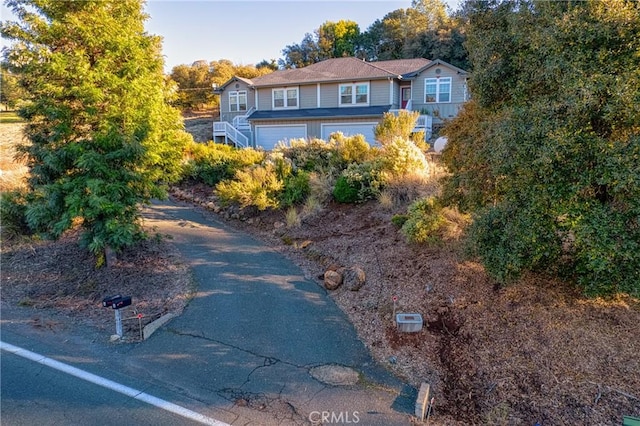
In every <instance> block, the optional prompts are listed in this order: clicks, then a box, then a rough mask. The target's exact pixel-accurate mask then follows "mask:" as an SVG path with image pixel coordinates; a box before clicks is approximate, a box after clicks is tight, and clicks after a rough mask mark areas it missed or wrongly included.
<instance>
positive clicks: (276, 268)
mask: <svg viewBox="0 0 640 426" xmlns="http://www.w3.org/2000/svg"><path fill="white" fill-rule="evenodd" d="M145 218H146V221H147V224H148V225H151V226H154V227H156V230H157V231H158V232H160V233H163V234H168V235H171V238H172V242H173V243H174V244H176V246H177V247H178V249H179V250H180V252H181V253H182V255H183V256H184V258H185V259H186V260H187V262H188V263H189V264H190V266H191V268H192V270H193V273H194V278H195V280H196V282H197V284H198V291H197V294H196V297H195V298H194V299H193V300H192V301H191V302H190V304H189V305H188V307H187V308H186V309H185V311H184V312H183V314H182V315H181V316H179V317H177V318H175V319H173V320H172V321H171V322H169V323H168V324H167V325H165V326H164V327H162V328H161V329H160V330H158V331H157V332H156V333H155V334H153V335H152V336H151V338H150V339H149V340H147V341H146V342H145V343H144V344H140V345H137V346H136V347H135V348H133V349H132V350H131V351H130V352H129V353H128V356H127V365H128V366H129V367H130V368H134V369H136V370H144V371H145V372H146V374H148V375H149V378H153V379H154V380H158V381H160V382H164V383H171V384H172V386H173V387H174V388H175V389H174V390H178V391H180V392H182V393H183V394H185V395H187V396H189V397H191V398H196V399H198V400H199V401H201V402H203V403H204V404H205V405H206V406H208V407H210V409H211V410H212V411H211V412H209V413H206V414H207V415H211V416H212V417H215V418H216V419H219V420H222V421H225V422H227V423H231V424H247V422H249V423H250V424H256V425H271V424H274V425H275V424H309V423H318V424H319V423H320V422H321V421H324V423H333V424H340V423H343V424H346V423H360V424H365V425H406V424H409V423H410V414H411V412H412V403H413V401H411V397H410V395H404V394H403V391H404V392H406V390H407V388H406V387H405V386H403V384H402V383H401V382H400V381H398V380H397V379H395V378H394V377H393V376H392V375H390V374H389V373H388V372H387V371H386V370H385V369H383V368H382V367H381V366H379V365H378V364H376V363H375V362H374V360H373V359H372V358H371V356H370V354H369V352H368V351H367V350H366V348H365V347H364V345H363V344H362V342H361V341H360V340H359V339H358V338H357V335H356V332H355V330H354V328H353V326H352V325H351V324H350V322H349V320H348V319H347V317H346V315H345V314H344V313H343V312H342V311H341V310H340V309H339V308H338V307H337V306H336V304H335V303H334V302H333V300H332V299H331V298H330V297H329V296H328V295H327V293H326V291H325V290H324V289H323V288H322V287H320V286H319V285H318V284H316V283H315V282H312V281H310V280H307V279H305V277H304V275H303V273H302V271H301V270H300V269H299V268H298V267H297V266H295V265H293V264H292V263H291V262H290V261H289V260H288V259H286V258H285V257H284V256H282V255H281V254H279V253H278V252H277V251H275V250H274V249H272V248H270V247H268V246H266V245H265V244H263V243H261V242H259V241H257V240H255V239H253V238H251V237H249V236H247V235H245V234H243V233H240V232H237V231H235V230H232V229H230V228H228V227H227V226H225V225H224V224H223V223H221V222H219V221H217V220H216V219H215V218H213V217H209V216H206V217H205V216H204V215H203V214H202V213H200V212H198V211H196V210H194V209H193V208H191V207H190V206H188V205H186V204H185V205H183V204H179V203H174V202H162V203H156V204H154V205H152V206H151V207H150V208H149V209H147V211H146V213H145Z"/></svg>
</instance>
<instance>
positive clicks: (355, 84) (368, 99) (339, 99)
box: [338, 81, 371, 107]
mask: <svg viewBox="0 0 640 426" xmlns="http://www.w3.org/2000/svg"><path fill="white" fill-rule="evenodd" d="M345 86H351V87H352V88H353V90H351V101H352V102H351V103H350V104H343V103H342V96H341V92H342V88H343V87H345ZM357 86H367V102H366V103H364V102H361V103H356V87H357ZM370 102H371V85H370V84H369V82H368V81H362V82H358V83H345V84H340V85H338V106H340V107H361V106H369V103H370Z"/></svg>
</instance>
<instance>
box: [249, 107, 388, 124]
mask: <svg viewBox="0 0 640 426" xmlns="http://www.w3.org/2000/svg"><path fill="white" fill-rule="evenodd" d="M389 108H391V105H382V106H371V107H349V108H305V109H288V110H276V111H261V110H259V111H254V112H253V114H251V115H250V116H249V117H248V119H249V120H251V121H255V120H283V119H287V120H303V119H311V118H329V117H340V118H355V117H380V116H382V114H384V113H385V112H387V111H389Z"/></svg>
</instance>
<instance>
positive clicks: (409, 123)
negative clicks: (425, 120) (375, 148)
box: [373, 111, 424, 146]
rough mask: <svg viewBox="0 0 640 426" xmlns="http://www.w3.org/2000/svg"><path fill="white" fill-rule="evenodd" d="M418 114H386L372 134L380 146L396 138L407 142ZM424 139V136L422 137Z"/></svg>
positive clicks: (415, 112) (410, 112)
mask: <svg viewBox="0 0 640 426" xmlns="http://www.w3.org/2000/svg"><path fill="white" fill-rule="evenodd" d="M419 116H420V113H419V112H418V111H400V112H399V113H398V115H395V114H393V113H391V112H386V113H385V114H384V116H383V117H382V120H381V121H380V123H378V125H377V126H376V128H375V129H374V131H373V133H374V135H375V137H376V140H377V141H378V142H380V144H381V145H382V146H386V145H387V144H389V143H391V142H393V140H394V139H396V138H402V139H406V140H409V139H410V138H411V134H412V133H413V129H414V128H415V127H416V122H417V121H418V117H419ZM422 137H423V139H424V134H423V135H422Z"/></svg>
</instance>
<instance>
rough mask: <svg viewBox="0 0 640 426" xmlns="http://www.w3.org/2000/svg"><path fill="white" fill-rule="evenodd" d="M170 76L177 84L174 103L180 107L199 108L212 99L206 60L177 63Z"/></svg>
mask: <svg viewBox="0 0 640 426" xmlns="http://www.w3.org/2000/svg"><path fill="white" fill-rule="evenodd" d="M170 76H171V79H172V80H173V81H174V82H176V84H177V85H178V96H177V99H176V100H175V101H174V105H176V106H179V107H180V108H182V109H201V108H202V107H203V106H205V105H207V104H209V103H211V101H212V100H213V92H212V90H211V84H210V83H209V81H210V72H209V64H208V63H207V61H196V62H194V63H193V64H192V65H190V66H189V65H177V66H175V67H173V69H172V70H171V74H170Z"/></svg>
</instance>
